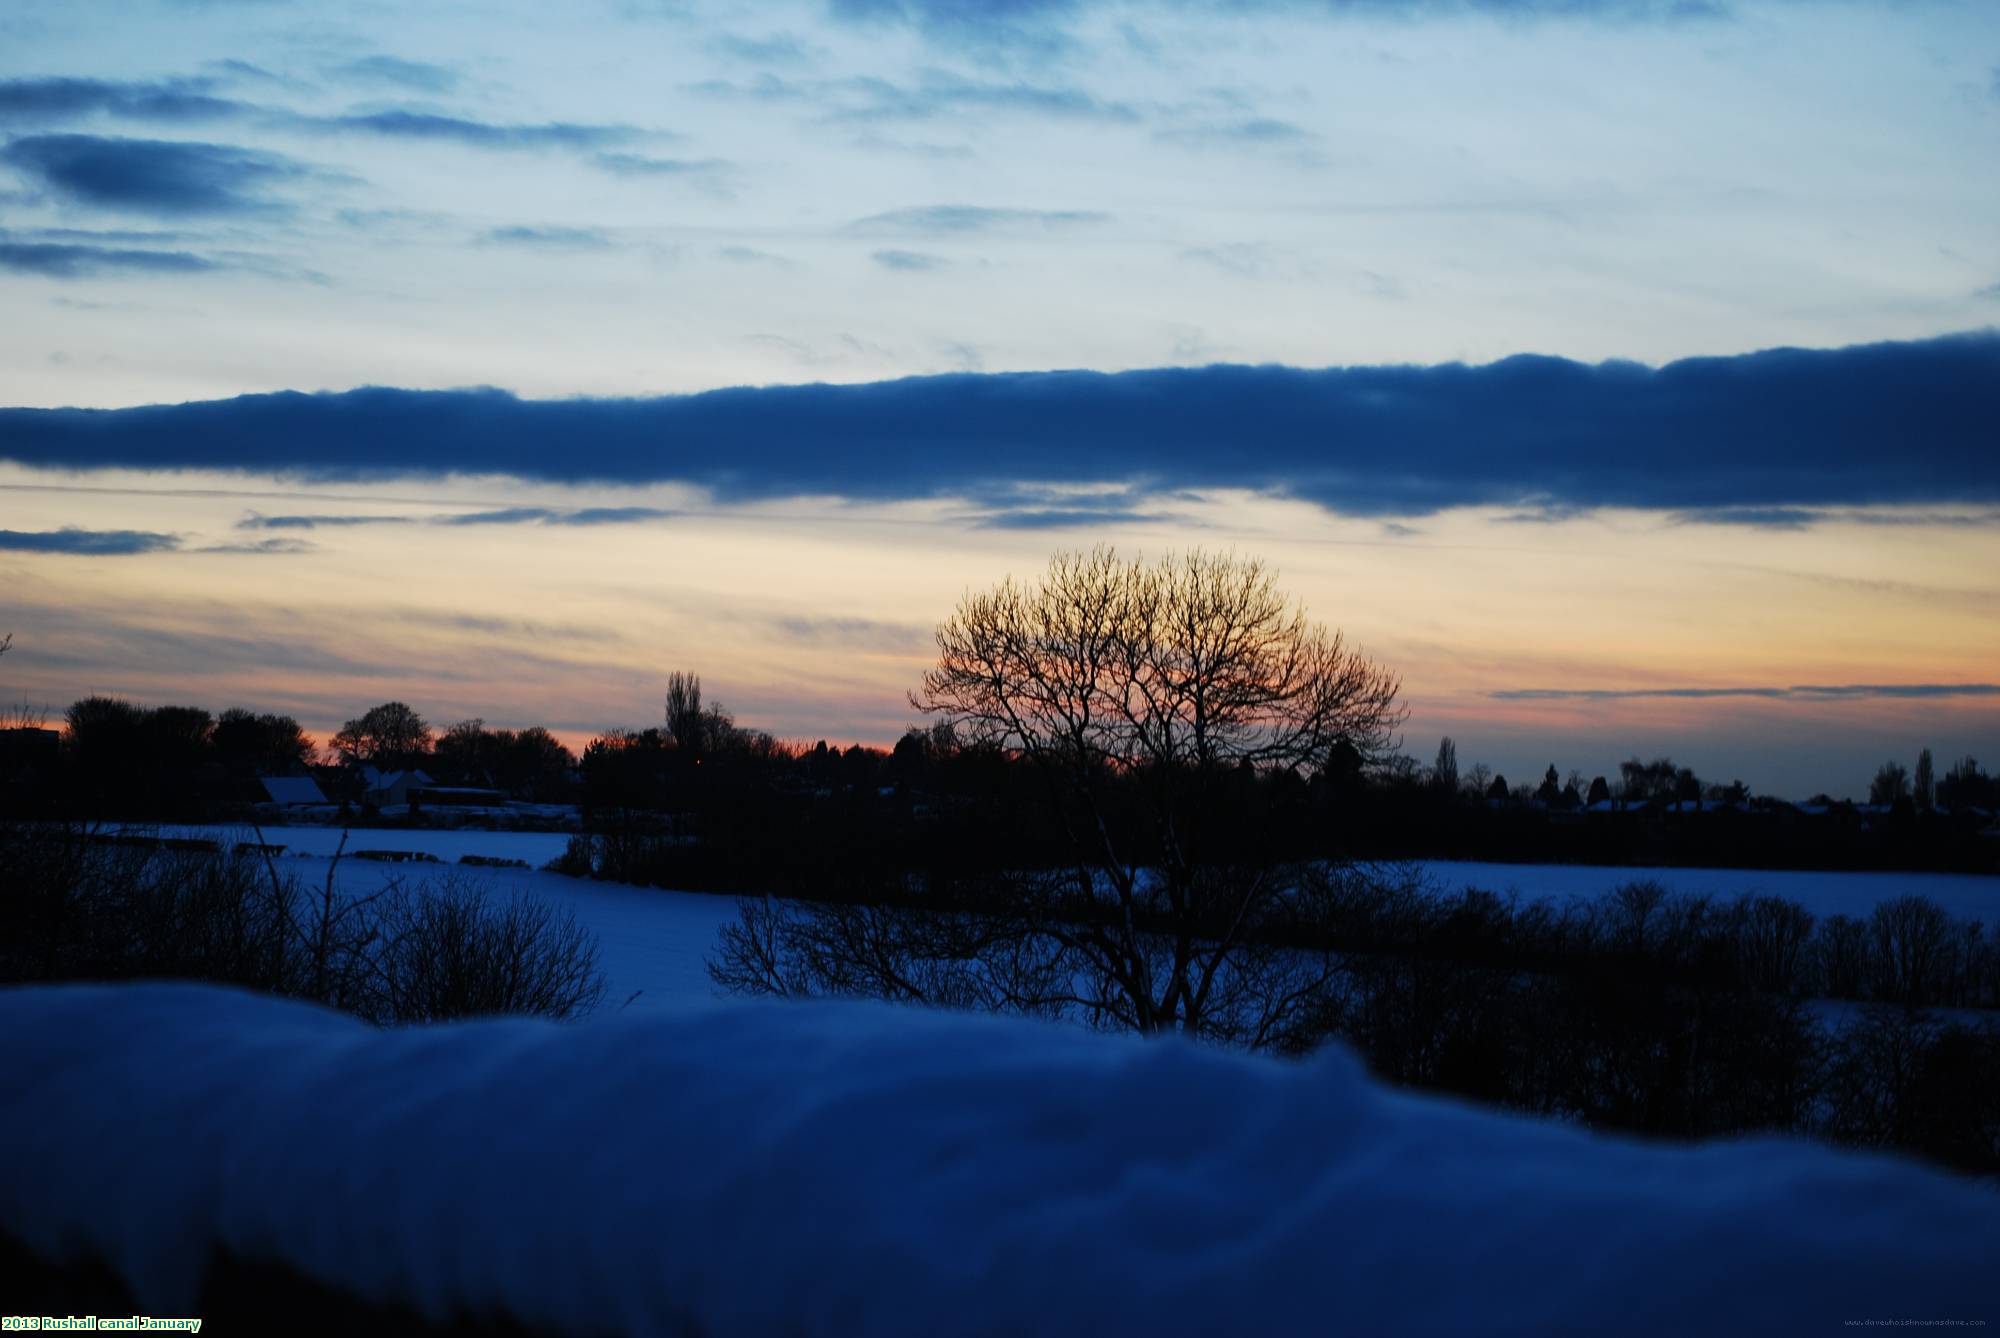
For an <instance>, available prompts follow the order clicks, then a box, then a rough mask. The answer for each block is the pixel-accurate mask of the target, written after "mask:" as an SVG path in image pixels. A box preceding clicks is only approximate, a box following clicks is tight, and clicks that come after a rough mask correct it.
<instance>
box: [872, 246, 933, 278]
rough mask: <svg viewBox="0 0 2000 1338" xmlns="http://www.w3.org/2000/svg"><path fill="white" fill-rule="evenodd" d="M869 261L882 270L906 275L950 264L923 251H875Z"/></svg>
mask: <svg viewBox="0 0 2000 1338" xmlns="http://www.w3.org/2000/svg"><path fill="white" fill-rule="evenodd" d="M869 259H870V260H873V261H874V262H875V263H876V264H878V265H880V266H881V267H882V268H883V269H894V270H903V271H905V272H908V273H922V272H923V271H925V270H933V269H944V268H946V267H947V266H949V265H950V264H951V262H950V261H949V260H947V259H945V258H944V257H943V256H934V255H931V254H929V253H928V252H925V251H877V252H875V253H874V254H873V255H871V256H869Z"/></svg>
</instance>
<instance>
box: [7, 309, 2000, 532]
mask: <svg viewBox="0 0 2000 1338" xmlns="http://www.w3.org/2000/svg"><path fill="white" fill-rule="evenodd" d="M1995 422H2000V333H1990V332H1989V333H1977V334H1965V335H1955V336H1947V337H1944V338H1939V339H1932V340H1924V341H1918V342H1910V343H1886V344H1870V345H1858V346H1855V347H1852V348H1845V349H1834V350H1808V349H1774V350H1769V351H1766V352H1762V353H1751V354H1744V355H1740V356H1735V357H1720V358H1694V359H1688V360H1685V361H1682V362H1675V363H1670V364H1668V365H1666V366H1664V367H1660V368H1649V367H1644V366H1640V365H1638V364H1635V363H1615V362H1614V363H1603V364H1598V365H1590V364H1585V363H1577V362H1570V361H1566V360H1563V359H1558V358H1547V357H1533V356H1521V357H1513V358H1508V359H1505V360H1503V361H1500V362H1496V363H1492V364H1489V365H1486V366H1478V367H1471V366H1465V365H1462V364H1456V363H1454V364H1447V365H1443V366H1435V367H1410V366H1403V367H1346V368H1330V369H1323V370H1307V369H1301V368H1293V367H1278V366H1264V367H1237V366H1212V367H1187V368H1182V367H1168V368H1156V369H1152V370H1148V371H1136V372H1120V373H1103V372H1085V371H1069V372H1009V373H996V374H991V375H977V374H952V375H945V376H928V377H911V378H907V379H904V380H899V381H887V382H879V383H875V384H864V385H828V384H816V385H798V386H777V387H741V388H735V389H729V390H716V391H709V392H706V393H702V394H696V395H684V396H668V397H661V398H654V399H625V400H592V399H566V400H550V401H531V400H520V399H517V398H515V397H514V396H512V395H509V394H506V393H505V392H502V391H498V390H491V389H484V390H457V391H411V390H394V389H384V388H369V389H363V390H354V391H349V392H346V393H343V394H313V395H306V394H298V393H292V392H287V393H282V394H273V395H246V396H242V397H239V398H236V399H231V400H217V401H209V402H206V403H193V404H184V405H158V406H151V407H146V408H134V409H119V410H84V409H6V410H0V458H5V459H9V460H13V461H15V462H17V463H20V464H24V465H30V466H39V467H44V468H61V469H72V470H74V469H89V468H137V469H222V470H242V471H248V472H257V473H279V474H283V475H287V476H292V477H301V478H310V479H364V478H366V479H379V478H392V477H415V476H421V477H438V476H444V475H451V474H493V475H511V476H514V477H518V478H524V479H537V480H543V481H549V482H560V483H583V482H605V483H620V484H623V483H665V482H674V483H683V484H690V485H694V486H699V487H703V488H706V489H709V490H710V491H711V492H713V493H714V494H715V495H716V496H718V497H719V498H721V499H723V500H725V501H730V500H744V499H758V498H769V497H782V496H810V495H841V496H848V497H855V498H863V499H901V498H922V497H939V496H964V495H971V494H974V493H976V492H977V491H978V490H980V489H990V488H992V487H994V486H996V485H1005V484H1010V483H1017V482H1019V481H1022V480H1030V481H1036V482H1042V483H1050V484H1071V485H1084V484H1095V483H1127V484H1132V485H1135V486H1143V487H1144V488H1145V489H1147V490H1150V491H1152V492H1159V491H1162V490H1167V489H1215V488H1242V489H1254V490H1260V491H1265V492H1269V493H1273V494H1277V495H1283V496H1291V497H1297V498H1301V499H1304V500H1308V501H1311V502H1314V503H1317V504H1319V505H1321V506H1323V507H1325V508H1327V509H1329V510H1331V511H1334V512H1339V513H1342V514H1349V515H1368V516H1396V517H1409V516H1413V515H1423V514H1428V513H1431V512H1435V511H1439V510H1442V509H1445V508H1449V507H1460V506H1486V507H1515V508H1529V509H1532V510H1539V511H1548V510H1550V509H1568V510H1571V511H1575V510H1583V509H1589V508H1596V507H1636V508H1643V509H1649V510H1656V511H1666V512H1686V511H1702V510H1708V509H1712V508H1721V507H1759V508H1764V507H1858V506H1891V505H1894V506H1945V507H1993V506H1995V505H2000V452H1995V451H1994V449H1993V424H1994V423H1995ZM550 442H561V443H563V449H562V450H560V451H552V450H550V449H549V446H548V443H550ZM1078 505H1094V504H1092V503H1079V504H1078Z"/></svg>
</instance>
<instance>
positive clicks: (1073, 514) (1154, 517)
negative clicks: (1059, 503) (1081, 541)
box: [973, 507, 1177, 530]
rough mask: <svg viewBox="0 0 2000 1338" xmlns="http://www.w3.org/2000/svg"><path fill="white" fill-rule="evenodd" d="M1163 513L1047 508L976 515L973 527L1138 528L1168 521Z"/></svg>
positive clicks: (1168, 517)
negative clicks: (1111, 526)
mask: <svg viewBox="0 0 2000 1338" xmlns="http://www.w3.org/2000/svg"><path fill="white" fill-rule="evenodd" d="M1175 519H1177V518H1176V517H1174V516H1172V515H1169V514H1167V513H1166V512H1147V511H1123V510H1114V509H1106V508H1093V507H1047V508H1041V509H1030V510H1023V511H995V512H992V513H990V514H988V515H983V516H979V517H978V518H977V519H975V520H974V522H973V523H974V524H976V525H978V526H979V527H980V528H981V529H989V530H1082V529H1101V528H1102V527H1104V526H1106V525H1140V524H1152V523H1155V522H1162V521H1171V520H1175Z"/></svg>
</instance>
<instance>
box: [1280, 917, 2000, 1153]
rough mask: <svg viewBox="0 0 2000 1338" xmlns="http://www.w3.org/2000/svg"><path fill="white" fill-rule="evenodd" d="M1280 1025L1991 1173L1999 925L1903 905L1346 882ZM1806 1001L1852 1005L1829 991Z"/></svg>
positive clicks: (1465, 1075)
mask: <svg viewBox="0 0 2000 1338" xmlns="http://www.w3.org/2000/svg"><path fill="white" fill-rule="evenodd" d="M1342 911H1343V912H1344V915H1345V918H1344V920H1343V921H1342V922H1341V923H1340V925H1339V927H1338V928H1337V929H1333V930H1331V932H1333V933H1335V934H1336V936H1337V937H1338V938H1339V940H1340V941H1341V942H1343V943H1345V944H1347V945H1348V949H1347V950H1346V951H1345V952H1343V954H1342V957H1341V963H1342V965H1341V970H1340V971H1339V972H1338V973H1337V974H1336V975H1335V976H1334V978H1333V980H1332V981H1331V983H1330V984H1329V987H1328V988H1327V989H1326V990H1324V991H1323V993H1322V996H1321V997H1320V999H1319V1000H1318V1002H1317V1008H1316V1018H1315V1024H1314V1026H1313V1027H1312V1028H1311V1029H1309V1030H1308V1031H1307V1032H1306V1033H1305V1034H1304V1036H1303V1037H1302V1039H1303V1040H1304V1042H1305V1045H1306V1047H1307V1048H1309V1046H1310V1044H1311V1043H1312V1041H1313V1039H1314V1038H1325V1037H1338V1038H1340V1039H1341V1040H1343V1041H1345V1042H1347V1043H1348V1044H1350V1045H1352V1046H1354V1047H1355V1048H1356V1049H1357V1050H1359V1051H1360V1052H1361V1053H1362V1054H1363V1055H1364V1056H1365V1057H1366V1058H1367V1060H1368V1062H1369V1064H1370V1066H1371V1067H1372V1068H1373V1069H1374V1070H1375V1071H1376V1072H1378V1073H1380V1074H1381V1075H1382V1076H1384V1077H1385V1078H1388V1079H1389V1080H1391V1081H1394V1082H1398V1083H1403V1084H1407V1085H1410V1086H1414V1087H1420V1088H1425V1089H1430V1090H1435V1091H1441V1092H1449V1093H1452V1094H1455V1095H1459V1096H1463V1097H1467V1098H1470V1099H1474V1100H1478V1101H1485V1102H1490V1103H1494V1104H1498V1105H1503V1106H1508V1107H1511V1108H1514V1109H1518V1110H1523V1111H1529V1112H1532V1113H1534V1114H1536V1115H1539V1116H1543V1117H1554V1118H1560V1119H1570V1120H1576V1121H1579V1122H1581V1123H1584V1124H1587V1125H1589V1126H1591V1127H1594V1128H1601V1129H1613V1130H1621V1131H1627V1132H1634V1133H1643V1134H1650V1135H1657V1136H1664V1137H1676V1138H1700V1137H1713V1136H1718V1135H1725V1134H1742V1133H1753V1132H1784V1133H1793V1134H1799V1135H1803V1136H1807V1137H1815V1138H1821V1139H1825V1140H1828V1141H1831V1142H1836V1143H1842V1144H1848V1145H1853V1146H1860V1147H1868V1148H1879V1149H1888V1150H1896V1151H1902V1152H1907V1153H1911V1154H1914V1155H1918V1156H1922V1157H1924V1158H1927V1159H1929V1160H1933V1161H1936V1162H1939V1163H1942V1164H1945V1165H1948V1166H1952V1167H1954V1168H1957V1169H1960V1170H1964V1171H1970V1172H1974V1173H1977V1174H1982V1175H1995V1174H2000V1023H1996V1021H1995V1020H1994V1019H1993V1018H1992V1017H1990V1016H1980V1015H1978V1014H1974V1013H1969V1012H1964V1011H1961V1012H1958V1013H1956V1014H1951V1013H1941V1012H1938V1011H1935V1009H1936V1008H1949V1009H1958V1010H1970V1009H1991V1008H1994V1007H1995V1006H1996V1005H2000V941H1996V939H1995V938H1994V936H1992V935H1989V934H1985V933H1983V932H1982V930H1981V927H1980V926H1979V925H1977V924H1972V923H1967V922H1963V921H1954V920H1952V919H1951V918H1950V917H1948V916H1946V915H1945V914H1944V913H1943V912H1942V911H1940V910H1939V909H1938V908H1937V907H1936V906H1934V905H1932V904H1930V903H1928V902H1926V901H1923V900H1922V899H1920V898H1915V897H1909V898H1903V899H1900V900H1898V901H1895V902H1891V903H1888V904H1885V905H1883V906H1880V907H1878V908H1877V909H1876V910H1875V912H1874V914H1873V915H1872V916H1870V917H1869V918H1867V919H1865V920H1854V919H1850V918H1848V917H1844V916H1832V917H1828V918H1827V919H1824V920H1820V921H1817V922H1816V921H1815V920H1814V917H1813V916H1812V915H1811V914H1809V913H1808V912H1806V911H1805V910H1804V908H1802V907H1800V906H1798V905H1797V904H1795V903H1791V902H1785V901H1779V900H1776V899H1773V898H1745V899H1741V900H1738V901H1735V902H1727V903H1725V902H1717V901H1714V900H1711V899H1709V898H1705V897H1684V896H1667V895H1664V894H1662V893H1661V891H1660V889H1659V888H1658V887H1657V886H1656V885H1651V884H1643V883H1642V884H1632V885H1628V886H1626V887H1623V888H1620V889H1619V890H1618V891H1617V892H1616V893H1615V894H1614V895H1612V896H1610V897H1608V898H1605V899H1603V900H1601V901H1599V902H1595V903H1591V904H1589V905H1585V906H1576V907H1569V908H1564V909H1560V910H1558V909H1556V908H1553V907H1550V906H1548V905H1546V904H1530V905H1525V906H1524V905H1516V904H1513V903H1509V902H1505V901H1502V900H1500V899H1498V898H1496V897H1493V896H1492V895H1490V894H1487V893H1480V892H1467V893H1466V894H1464V895H1463V896H1460V897H1456V898H1447V899H1442V900H1440V899H1435V898H1411V897H1408V896H1401V895H1395V894H1383V893H1382V892H1380V891H1379V890H1377V891H1376V892H1373V893H1369V894H1366V895H1357V896H1355V897H1353V898H1351V899H1350V902H1349V904H1348V905H1347V906H1345V907H1344V908H1342ZM1826 999H1840V1000H1851V1001H1854V1002H1852V1003H1849V1004H1838V1003H1835V1004H1829V1003H1827V1002H1825V1000H1826Z"/></svg>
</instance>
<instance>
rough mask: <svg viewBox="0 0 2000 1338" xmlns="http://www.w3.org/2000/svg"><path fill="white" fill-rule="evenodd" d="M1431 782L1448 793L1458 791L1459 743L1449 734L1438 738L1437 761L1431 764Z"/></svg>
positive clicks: (1452, 793) (1451, 793)
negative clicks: (1454, 741)
mask: <svg viewBox="0 0 2000 1338" xmlns="http://www.w3.org/2000/svg"><path fill="white" fill-rule="evenodd" d="M1431 783H1432V784H1433V785H1435V786H1437V788H1438V789H1439V790H1441V791H1443V792H1444V793H1445V794H1447V795H1454V794H1457V793H1458V745H1457V744H1456V743H1453V742H1452V741H1451V735H1449V734H1447V735H1445V736H1444V737H1443V738H1442V739H1439V740H1438V755H1437V761H1436V762H1435V763H1434V764H1433V765H1432V766H1431Z"/></svg>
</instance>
